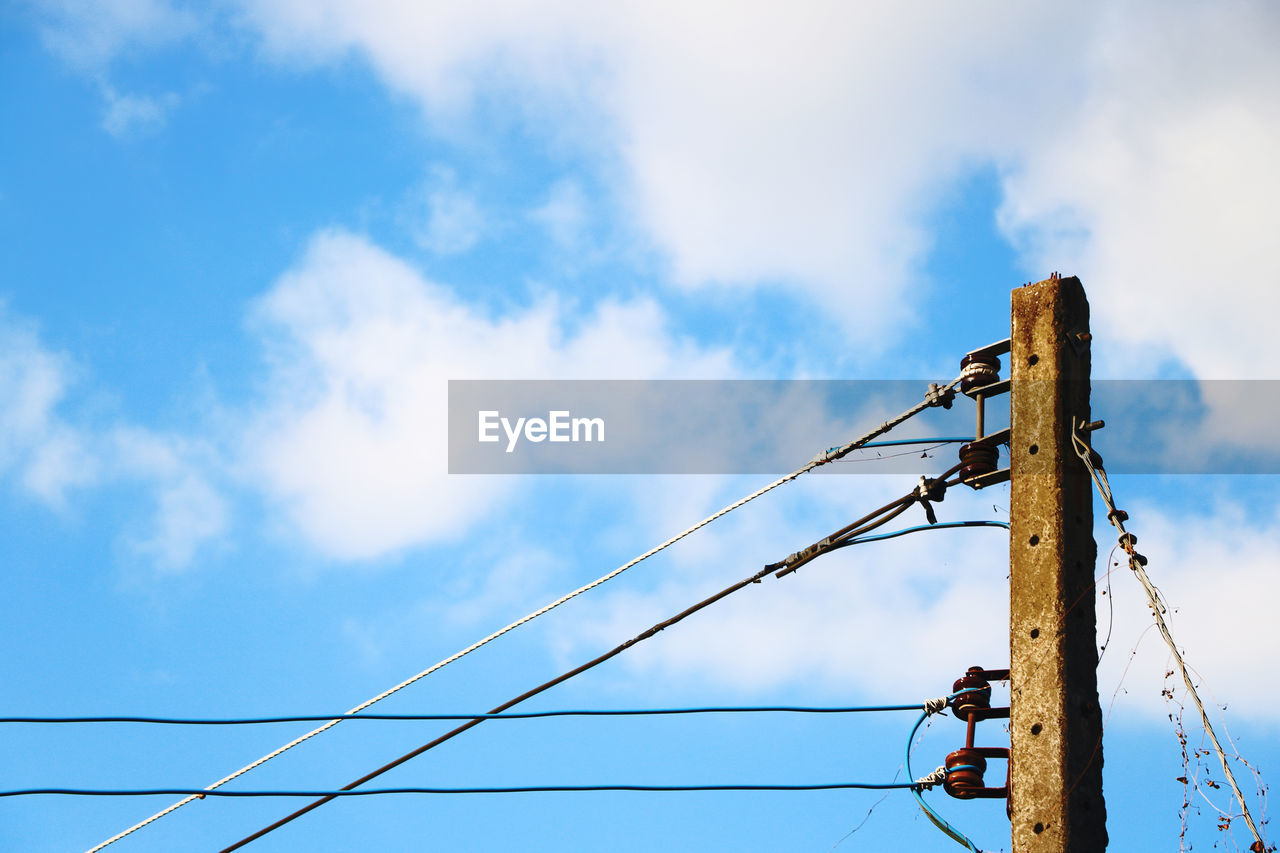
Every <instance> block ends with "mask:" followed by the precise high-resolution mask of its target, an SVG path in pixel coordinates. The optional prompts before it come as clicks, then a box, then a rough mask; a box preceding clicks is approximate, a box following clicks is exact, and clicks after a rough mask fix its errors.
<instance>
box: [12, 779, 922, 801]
mask: <svg viewBox="0 0 1280 853" xmlns="http://www.w3.org/2000/svg"><path fill="white" fill-rule="evenodd" d="M914 785H915V783H914V782H818V783H813V784H799V785H784V784H774V783H767V784H759V785H754V784H724V785H625V784H622V785H516V786H512V787H479V788H361V789H359V790H348V789H346V788H343V789H341V790H338V791H235V790H231V791H228V790H225V789H223V790H217V791H206V790H205V789H203V788H24V789H19V790H13V791H0V797H37V796H70V797H155V796H162V795H168V796H182V795H184V794H190V795H191V796H194V797H198V798H204V797H228V798H234V797H243V798H253V797H325V798H327V799H334V798H337V797H381V796H388V795H392V794H557V793H585V792H596V791H645V792H659V793H687V792H693V791H835V790H848V789H859V790H871V791H886V790H893V789H898V788H911V787H913V786H914Z"/></svg>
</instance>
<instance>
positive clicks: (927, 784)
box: [916, 764, 947, 791]
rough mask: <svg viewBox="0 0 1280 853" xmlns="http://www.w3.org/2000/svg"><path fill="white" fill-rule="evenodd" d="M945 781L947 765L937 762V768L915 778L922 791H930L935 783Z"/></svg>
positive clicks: (939, 783)
mask: <svg viewBox="0 0 1280 853" xmlns="http://www.w3.org/2000/svg"><path fill="white" fill-rule="evenodd" d="M945 781H947V767H946V765H945V764H939V765H938V769H937V770H934V771H933V772H932V773H930V774H929V775H928V776H922V777H921V778H919V779H917V780H916V785H917V786H918V787H919V788H920V790H922V791H931V790H933V787H934V786H935V785H941V784H942V783H943V782H945Z"/></svg>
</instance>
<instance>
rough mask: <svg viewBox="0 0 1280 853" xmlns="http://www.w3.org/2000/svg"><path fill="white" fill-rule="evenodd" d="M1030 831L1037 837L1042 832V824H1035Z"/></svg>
mask: <svg viewBox="0 0 1280 853" xmlns="http://www.w3.org/2000/svg"><path fill="white" fill-rule="evenodd" d="M1031 831H1032V832H1034V833H1035V834H1036V835H1039V834H1040V833H1042V832H1044V824H1043V823H1037V824H1036V825H1035V826H1033V827H1031Z"/></svg>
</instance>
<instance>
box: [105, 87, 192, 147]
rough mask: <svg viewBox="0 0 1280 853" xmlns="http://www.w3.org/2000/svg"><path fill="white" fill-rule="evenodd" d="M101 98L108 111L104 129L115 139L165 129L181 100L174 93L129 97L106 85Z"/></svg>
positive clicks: (106, 111)
mask: <svg viewBox="0 0 1280 853" xmlns="http://www.w3.org/2000/svg"><path fill="white" fill-rule="evenodd" d="M102 96H103V99H104V100H105V101H106V110H105V112H104V114H103V117H102V127H103V129H104V130H105V131H107V133H109V134H111V135H112V136H114V137H115V138H116V139H129V138H133V137H137V136H141V135H145V134H149V133H154V132H155V131H158V130H160V129H162V128H163V127H164V126H165V123H166V122H168V120H169V114H170V113H171V112H172V111H173V110H174V109H176V108H177V106H178V104H179V103H180V102H181V99H180V98H179V97H178V96H177V95H176V94H174V93H173V92H165V93H164V94H162V95H156V96H152V95H129V94H121V93H120V92H117V91H116V90H115V88H114V87H112V86H110V85H106V84H104V85H103V87H102Z"/></svg>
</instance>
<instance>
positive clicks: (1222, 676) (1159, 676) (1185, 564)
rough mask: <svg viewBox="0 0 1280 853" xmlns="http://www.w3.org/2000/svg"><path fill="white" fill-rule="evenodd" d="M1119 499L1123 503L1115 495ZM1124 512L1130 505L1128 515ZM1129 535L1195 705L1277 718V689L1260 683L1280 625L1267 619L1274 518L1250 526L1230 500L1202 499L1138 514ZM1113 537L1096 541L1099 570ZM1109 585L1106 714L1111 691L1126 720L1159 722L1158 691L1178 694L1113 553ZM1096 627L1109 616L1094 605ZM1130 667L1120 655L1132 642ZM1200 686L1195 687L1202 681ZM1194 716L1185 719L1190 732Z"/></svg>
mask: <svg viewBox="0 0 1280 853" xmlns="http://www.w3.org/2000/svg"><path fill="white" fill-rule="evenodd" d="M1120 497H1123V496H1120ZM1130 509H1132V507H1130ZM1132 515H1133V519H1132V520H1131V521H1130V522H1129V524H1128V525H1127V527H1128V528H1129V529H1130V530H1132V531H1134V532H1135V533H1136V534H1137V535H1138V538H1139V541H1138V550H1139V551H1140V552H1141V553H1143V554H1144V555H1146V556H1147V557H1148V558H1149V563H1148V565H1147V572H1148V574H1149V575H1150V577H1151V580H1152V581H1153V582H1154V583H1155V584H1156V586H1158V587H1159V588H1160V592H1161V594H1162V596H1163V597H1164V600H1165V602H1166V603H1167V604H1168V606H1169V607H1170V608H1171V611H1170V612H1169V613H1168V614H1167V615H1166V620H1167V621H1168V622H1169V626H1170V630H1171V631H1172V633H1173V638H1174V640H1175V641H1176V642H1177V644H1178V646H1179V648H1180V649H1182V651H1183V654H1184V656H1185V658H1186V660H1187V663H1188V664H1190V665H1191V666H1192V667H1194V668H1195V674H1194V676H1193V677H1194V678H1195V680H1196V681H1197V683H1202V684H1203V688H1202V689H1201V697H1202V698H1203V699H1204V701H1205V702H1206V703H1207V706H1208V707H1209V710H1210V713H1211V714H1212V715H1213V718H1214V719H1215V721H1216V719H1217V716H1218V714H1217V711H1215V710H1214V708H1213V706H1214V705H1216V704H1218V703H1224V704H1228V705H1229V706H1230V709H1231V715H1232V718H1236V717H1244V718H1248V719H1254V720H1259V719H1261V720H1275V719H1277V715H1276V711H1275V708H1276V703H1277V701H1280V688H1277V687H1275V686H1274V685H1273V684H1272V683H1271V682H1270V680H1269V679H1265V678H1259V677H1258V673H1260V672H1266V671H1268V670H1269V668H1270V667H1271V662H1272V661H1274V660H1275V659H1276V658H1277V656H1280V625H1277V623H1276V620H1275V618H1274V615H1273V613H1274V610H1275V604H1276V601H1277V600H1280V582H1277V580H1276V577H1275V566H1276V565H1277V564H1280V515H1277V514H1276V512H1275V510H1274V509H1272V511H1271V513H1270V514H1269V517H1265V518H1254V519H1250V518H1248V517H1247V515H1246V513H1245V512H1244V508H1243V507H1242V506H1240V505H1239V504H1238V503H1236V502H1234V501H1232V500H1230V499H1207V500H1206V502H1205V505H1203V506H1199V507H1196V508H1195V509H1194V510H1192V511H1188V512H1168V511H1162V510H1160V509H1158V508H1155V507H1149V506H1147V507H1139V508H1138V509H1137V510H1135V511H1133V513H1132ZM1113 544H1115V539H1114V537H1113V536H1110V535H1109V534H1108V535H1106V538H1103V534H1100V535H1099V539H1098V546H1099V548H1098V550H1099V552H1100V557H1099V562H1100V563H1101V560H1102V559H1103V558H1105V556H1106V554H1107V552H1108V551H1110V549H1111V546H1112V545H1113ZM1116 559H1118V560H1119V562H1120V565H1119V566H1117V567H1114V569H1113V574H1112V577H1111V588H1112V597H1113V600H1114V605H1115V626H1114V628H1113V633H1112V641H1111V645H1110V647H1109V649H1108V651H1107V655H1106V657H1105V658H1104V660H1103V664H1102V667H1101V669H1100V672H1099V685H1100V690H1101V692H1102V699H1103V704H1104V706H1105V705H1106V704H1107V702H1109V701H1110V697H1111V694H1112V693H1113V692H1114V691H1115V689H1116V687H1117V685H1121V678H1122V677H1123V685H1122V686H1123V689H1124V691H1125V695H1123V696H1122V699H1121V701H1120V702H1119V703H1118V704H1119V706H1120V707H1121V708H1122V709H1123V710H1125V711H1126V712H1127V713H1136V714H1137V715H1139V716H1149V717H1152V718H1163V717H1164V715H1165V714H1166V713H1168V711H1167V709H1166V707H1165V704H1164V702H1163V700H1162V697H1161V692H1160V691H1161V689H1162V688H1164V687H1166V686H1168V687H1170V688H1172V689H1173V690H1174V691H1175V693H1177V694H1179V695H1181V694H1182V693H1183V688H1182V681H1181V678H1180V677H1179V676H1178V675H1176V674H1175V675H1173V676H1171V677H1170V678H1169V679H1168V681H1167V684H1166V680H1165V673H1166V672H1168V671H1170V670H1174V668H1175V667H1174V664H1173V660H1172V657H1171V655H1170V654H1169V650H1168V647H1167V646H1166V645H1165V644H1164V643H1163V642H1162V640H1161V638H1160V636H1159V635H1158V634H1157V633H1156V631H1155V630H1151V631H1149V632H1147V633H1146V634H1145V636H1144V634H1143V632H1144V631H1146V630H1147V627H1148V626H1149V625H1151V624H1152V621H1153V620H1152V616H1151V613H1150V610H1149V608H1148V606H1147V599H1146V596H1145V594H1144V593H1143V591H1142V588H1141V586H1140V585H1139V583H1138V581H1137V579H1136V578H1134V577H1133V576H1132V573H1131V572H1130V570H1129V568H1128V566H1127V564H1126V562H1125V560H1124V558H1123V554H1121V555H1120V556H1119V557H1117V558H1116ZM1098 606H1099V611H1098V613H1099V623H1100V625H1101V626H1102V630H1103V631H1105V629H1106V625H1107V621H1108V608H1107V605H1106V602H1105V599H1103V600H1100V601H1099V605H1098ZM1139 638H1141V645H1140V646H1138V654H1137V656H1136V657H1135V658H1134V660H1133V663H1132V665H1131V666H1130V667H1129V672H1128V674H1127V675H1125V674H1124V673H1123V670H1124V668H1125V666H1126V665H1128V664H1129V658H1128V654H1129V653H1130V651H1131V650H1132V649H1133V648H1134V646H1135V645H1136V644H1138V641H1139ZM1201 679H1203V682H1201ZM1192 717H1194V712H1193V711H1191V712H1189V716H1188V725H1191V722H1190V720H1191V719H1192Z"/></svg>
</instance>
